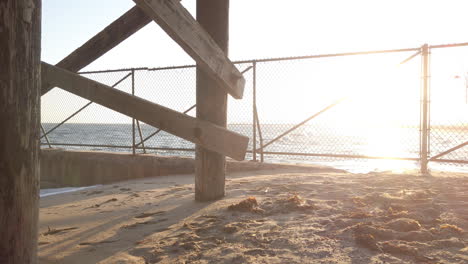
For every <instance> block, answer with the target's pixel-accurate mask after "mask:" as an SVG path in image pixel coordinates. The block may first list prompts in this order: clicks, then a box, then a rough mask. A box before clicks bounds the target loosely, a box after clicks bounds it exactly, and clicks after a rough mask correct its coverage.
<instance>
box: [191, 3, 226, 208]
mask: <svg viewBox="0 0 468 264" xmlns="http://www.w3.org/2000/svg"><path fill="white" fill-rule="evenodd" d="M197 20H198V23H200V25H201V26H203V27H204V28H205V29H206V31H207V32H208V34H210V36H211V37H212V38H213V39H214V40H215V41H216V44H217V45H218V46H219V47H220V48H221V49H223V50H226V51H227V48H228V43H229V25H228V22H229V1H228V0H216V1H211V0H205V1H202V0H197ZM196 96H197V97H196V102H197V118H199V119H202V120H206V121H209V122H211V123H213V124H216V125H219V126H222V127H226V123H227V95H226V92H225V91H224V90H222V89H219V85H218V83H217V82H216V81H215V80H213V78H210V76H209V75H207V74H206V73H205V72H204V71H203V70H202V69H201V67H200V66H199V65H197V90H196ZM225 178H226V157H225V156H224V155H222V154H219V153H216V152H213V151H211V150H209V149H206V148H205V147H203V146H200V145H197V146H196V151H195V199H196V200H197V201H211V200H216V199H219V198H222V197H224V194H225Z"/></svg>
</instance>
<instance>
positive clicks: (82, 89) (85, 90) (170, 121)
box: [42, 62, 249, 160]
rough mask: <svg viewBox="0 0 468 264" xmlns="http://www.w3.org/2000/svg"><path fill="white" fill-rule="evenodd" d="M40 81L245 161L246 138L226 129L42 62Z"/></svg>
mask: <svg viewBox="0 0 468 264" xmlns="http://www.w3.org/2000/svg"><path fill="white" fill-rule="evenodd" d="M42 78H43V81H44V82H45V83H47V84H50V85H53V86H57V87H60V88H62V89H64V90H66V91H68V92H70V93H73V94H75V95H78V96H80V97H83V98H86V99H88V100H90V101H93V102H95V103H97V104H100V105H102V106H105V107H107V108H109V109H112V110H114V111H117V112H119V113H122V114H124V115H127V116H130V117H133V118H135V119H138V120H140V121H143V122H145V123H147V124H149V125H152V126H154V127H157V128H160V129H162V130H164V131H166V132H168V133H170V134H173V135H175V136H178V137H181V138H183V139H186V140H188V141H190V142H193V143H195V144H198V145H201V146H204V147H205V148H207V149H209V150H212V151H215V152H219V153H222V154H224V155H227V156H229V157H231V158H233V159H236V160H243V159H244V157H245V153H246V151H247V144H248V141H249V139H248V137H245V136H243V135H240V134H238V133H235V132H231V131H229V130H227V129H226V128H223V127H220V126H216V125H213V124H211V123H210V122H207V121H204V120H198V119H196V118H193V117H191V116H189V115H186V114H182V113H179V112H177V111H174V110H172V109H169V108H166V107H163V106H160V105H158V104H155V103H153V102H150V101H147V100H145V99H142V98H139V97H136V96H133V95H131V94H128V93H125V92H122V91H119V90H117V89H114V88H112V87H109V86H107V85H104V84H101V83H98V82H96V81H93V80H90V79H87V78H85V77H82V76H80V75H78V74H75V73H72V72H70V71H67V70H64V69H61V68H58V67H56V66H52V65H50V64H47V63H44V62H43V63H42Z"/></svg>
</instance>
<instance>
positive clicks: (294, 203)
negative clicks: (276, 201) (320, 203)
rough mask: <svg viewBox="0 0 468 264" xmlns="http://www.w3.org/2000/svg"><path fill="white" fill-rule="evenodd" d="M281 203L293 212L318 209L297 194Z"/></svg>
mask: <svg viewBox="0 0 468 264" xmlns="http://www.w3.org/2000/svg"><path fill="white" fill-rule="evenodd" d="M280 202H282V203H283V205H285V206H286V207H287V208H288V209H292V210H307V209H315V208H316V207H315V206H314V205H312V204H309V203H308V201H306V200H304V199H302V197H300V196H299V195H297V194H293V195H290V196H289V197H287V198H286V199H284V200H281V201H280Z"/></svg>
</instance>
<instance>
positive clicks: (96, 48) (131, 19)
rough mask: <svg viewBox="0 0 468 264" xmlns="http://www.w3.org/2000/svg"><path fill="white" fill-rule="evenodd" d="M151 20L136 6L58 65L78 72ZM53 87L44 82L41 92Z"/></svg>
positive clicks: (43, 92)
mask: <svg viewBox="0 0 468 264" xmlns="http://www.w3.org/2000/svg"><path fill="white" fill-rule="evenodd" d="M151 21H152V19H151V18H149V17H148V16H147V15H146V14H145V13H144V12H143V11H142V10H141V9H140V8H139V7H137V6H134V7H133V8H132V9H130V10H128V11H127V12H126V13H125V14H123V15H122V16H121V17H119V18H118V19H117V20H115V21H114V22H112V23H111V24H110V25H109V26H107V27H106V28H104V29H103V30H102V31H101V32H99V33H98V34H96V35H95V36H94V37H92V38H91V39H90V40H88V41H87V42H86V43H84V44H83V45H82V46H81V47H79V48H78V49H76V50H75V51H73V52H72V53H70V55H68V56H67V57H65V58H64V59H63V60H61V61H60V62H59V63H57V65H56V66H58V67H60V68H63V69H67V70H69V71H72V72H77V71H79V70H81V69H82V68H84V67H86V66H87V65H89V64H90V63H92V62H93V61H95V60H96V59H98V58H99V57H101V56H102V55H104V54H105V53H107V52H108V51H109V50H111V49H112V48H114V47H115V46H117V45H119V44H120V43H121V42H122V41H124V40H126V39H127V38H128V37H130V36H131V35H133V34H134V33H135V32H137V31H138V30H140V29H141V28H143V27H144V26H145V25H147V24H148V23H149V22H151ZM52 88H53V87H52V86H48V85H44V82H43V83H42V91H41V94H42V95H44V94H45V93H47V92H48V91H50V89H52Z"/></svg>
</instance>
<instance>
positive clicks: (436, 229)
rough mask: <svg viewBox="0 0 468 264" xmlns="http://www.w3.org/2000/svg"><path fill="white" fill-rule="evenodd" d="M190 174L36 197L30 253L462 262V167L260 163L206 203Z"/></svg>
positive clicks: (467, 239)
mask: <svg viewBox="0 0 468 264" xmlns="http://www.w3.org/2000/svg"><path fill="white" fill-rule="evenodd" d="M193 177H194V176H193V175H173V176H159V177H154V178H144V179H139V180H131V181H125V182H118V183H113V184H108V185H103V186H99V187H95V188H91V189H87V190H80V191H76V192H70V193H64V194H58V195H52V196H47V197H43V198H41V201H40V235H39V258H40V263H142V264H143V263H468V234H467V232H466V231H467V230H468V175H466V174H461V173H458V174H456V173H443V174H437V173H433V175H432V176H421V175H418V174H417V173H405V174H392V173H367V174H351V173H347V172H343V171H339V170H334V169H327V168H315V167H313V166H308V167H302V168H300V167H297V168H293V167H281V166H279V167H275V166H271V167H265V169H263V170H254V171H239V170H237V171H235V172H230V173H229V174H228V176H227V182H226V197H225V198H224V199H221V200H218V201H215V202H206V203H201V202H195V201H194V184H193V182H194V179H193Z"/></svg>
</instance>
